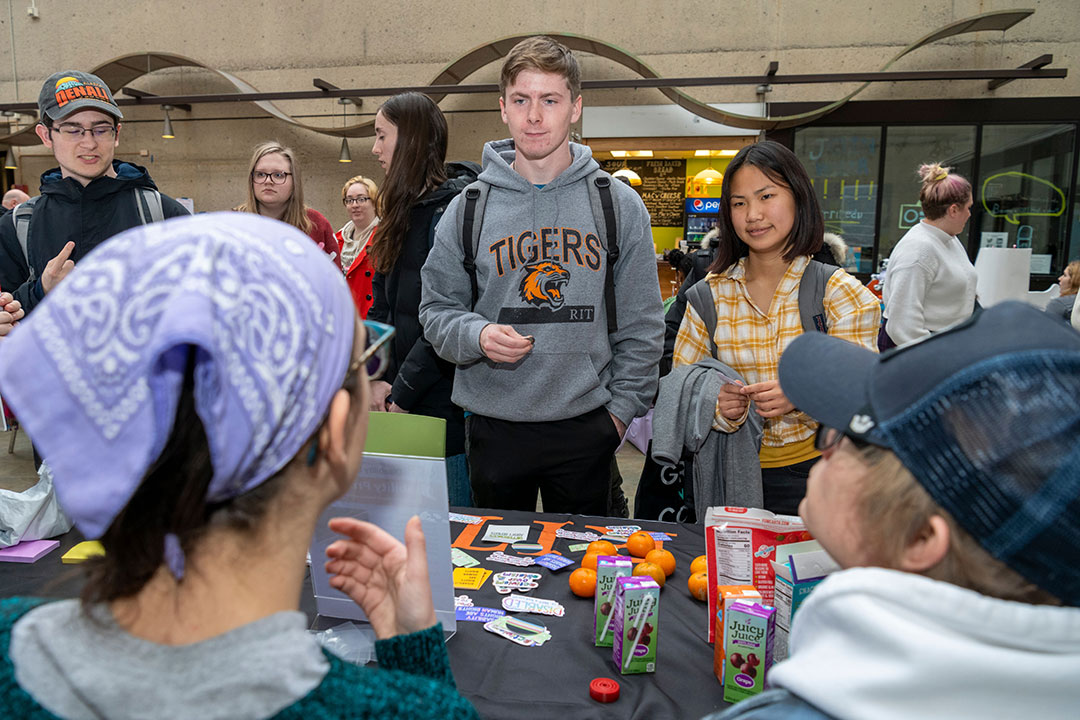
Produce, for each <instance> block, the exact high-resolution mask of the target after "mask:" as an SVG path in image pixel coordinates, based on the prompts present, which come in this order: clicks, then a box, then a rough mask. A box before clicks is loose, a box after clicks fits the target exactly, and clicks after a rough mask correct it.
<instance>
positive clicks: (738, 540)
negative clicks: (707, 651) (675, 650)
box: [705, 507, 812, 642]
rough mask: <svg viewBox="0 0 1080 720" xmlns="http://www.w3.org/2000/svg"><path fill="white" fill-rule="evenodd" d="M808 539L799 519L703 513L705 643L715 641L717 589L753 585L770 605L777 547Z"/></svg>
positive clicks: (745, 511)
mask: <svg viewBox="0 0 1080 720" xmlns="http://www.w3.org/2000/svg"><path fill="white" fill-rule="evenodd" d="M810 539H812V538H811V537H810V533H808V532H807V531H806V525H804V524H803V521H802V519H801V518H798V517H795V516H794V515H775V514H773V513H771V512H769V511H768V510H758V509H756V508H741V507H711V508H709V509H708V510H707V511H706V513H705V556H706V558H707V559H708V563H709V626H708V638H709V642H715V640H716V628H715V623H714V622H713V619H714V618H715V617H716V613H717V611H718V610H719V606H718V598H717V594H716V588H717V586H720V585H753V586H754V587H756V588H757V589H758V592H760V593H761V601H762V603H764V604H765V605H772V604H773V582H774V576H773V567H772V560H774V559H775V558H776V549H777V547H779V546H781V545H786V544H790V543H796V542H803V541H805V540H810Z"/></svg>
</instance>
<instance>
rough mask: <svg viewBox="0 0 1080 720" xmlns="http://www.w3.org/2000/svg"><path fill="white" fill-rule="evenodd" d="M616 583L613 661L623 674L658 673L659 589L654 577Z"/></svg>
mask: <svg viewBox="0 0 1080 720" xmlns="http://www.w3.org/2000/svg"><path fill="white" fill-rule="evenodd" d="M615 582H616V585H615V609H614V610H613V611H612V612H614V614H615V617H614V618H613V619H612V621H611V624H612V625H613V626H614V628H615V630H614V632H615V645H614V646H613V647H612V649H611V658H612V660H613V661H614V662H615V664H616V665H617V666H618V668H619V672H620V673H621V674H623V675H633V674H637V673H651V672H656V646H657V643H658V641H659V639H660V586H659V585H657V583H656V581H655V580H653V579H652V578H651V577H621V578H618V579H617V580H616V581H615Z"/></svg>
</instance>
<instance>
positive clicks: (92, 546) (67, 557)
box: [60, 540, 105, 565]
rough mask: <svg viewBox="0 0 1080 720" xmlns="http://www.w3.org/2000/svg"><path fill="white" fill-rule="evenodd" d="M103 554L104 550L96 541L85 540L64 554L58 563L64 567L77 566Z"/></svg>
mask: <svg viewBox="0 0 1080 720" xmlns="http://www.w3.org/2000/svg"><path fill="white" fill-rule="evenodd" d="M104 554H105V548H103V547H101V543H99V542H98V541H97V540H85V541H83V542H81V543H79V544H78V545H76V546H75V547H73V548H71V549H70V550H68V551H67V552H66V553H64V555H63V557H61V558H60V562H62V563H64V564H65V565H77V564H78V563H81V562H86V561H87V560H89V559H90V558H92V557H96V556H98V555H104Z"/></svg>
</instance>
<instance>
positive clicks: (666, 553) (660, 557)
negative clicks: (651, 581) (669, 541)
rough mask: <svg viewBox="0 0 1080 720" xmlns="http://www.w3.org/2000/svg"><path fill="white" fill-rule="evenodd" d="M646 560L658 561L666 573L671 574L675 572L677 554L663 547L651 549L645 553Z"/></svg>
mask: <svg viewBox="0 0 1080 720" xmlns="http://www.w3.org/2000/svg"><path fill="white" fill-rule="evenodd" d="M645 562H651V563H656V564H657V565H659V566H660V567H661V568H662V569H663V571H664V574H665V575H671V573H673V572H675V556H674V555H672V554H671V551H670V550H663V549H661V548H656V549H655V550H650V551H649V552H647V553H646V554H645Z"/></svg>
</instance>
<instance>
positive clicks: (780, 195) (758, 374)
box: [673, 141, 881, 515]
mask: <svg viewBox="0 0 1080 720" xmlns="http://www.w3.org/2000/svg"><path fill="white" fill-rule="evenodd" d="M720 207H721V223H722V225H721V228H720V230H721V232H720V236H721V238H722V240H721V243H720V247H719V248H718V251H717V255H716V260H715V261H714V262H713V264H712V266H711V267H710V268H709V275H708V276H707V277H706V279H705V282H708V283H709V287H710V289H711V290H712V296H713V301H714V302H715V304H716V317H717V324H716V334H715V335H714V339H715V341H716V348H717V350H716V355H717V359H718V360H720V361H721V362H723V363H726V364H727V365H730V366H731V367H732V368H733V369H734V370H736V371H737V372H738V373H739V374H741V375H742V376H743V377H744V378H745V379H746V381H747V384H746V385H741V384H734V383H729V384H726V385H724V386H723V388H722V389H721V392H720V394H719V397H718V398H717V400H716V417H715V419H714V421H713V427H714V428H715V429H716V430H719V431H722V432H735V431H736V430H738V429H739V428H740V427H741V426H742V424H743V422H744V421H745V420H746V417H747V415H748V413H749V412H750V408H751V401H753V410H754V412H757V413H758V414H759V415H760V416H761V417H762V418H763V419H764V434H763V436H762V441H761V452H760V460H761V476H762V486H763V487H762V490H763V492H764V498H765V500H764V505H765V508H766V509H767V510H771V511H773V512H776V513H783V514H788V515H794V514H797V513H798V509H799V502H800V501H801V500H802V498H803V495H805V493H806V478H807V476H808V475H809V473H810V466H811V465H813V464H814V462H815V461H816V460H817V458H818V456H819V455H820V453H819V452H818V451H817V450H815V449H814V433H815V431H816V430H817V424H816V423H815V422H814V421H813V420H811V419H810V417H809V416H807V415H806V414H804V413H802V412H800V411H799V410H798V409H796V408H795V406H794V405H792V403H791V401H789V400H788V399H787V396H786V395H785V394H784V391H783V389H782V388H781V387H780V382H779V380H778V379H777V368H778V366H779V363H780V355H781V353H783V352H784V349H785V348H786V347H787V346H788V344H790V343H791V341H792V340H794V339H795V338H796V337H797V336H799V335H801V334H802V332H803V327H802V321H801V318H800V315H799V283H800V281H801V279H802V276H803V272H804V271H805V270H806V267H807V265H808V264H809V262H810V260H811V258H813V257H814V256H815V255H816V254H817V253H820V252H823V238H824V234H825V223H824V219H823V218H822V214H821V207H820V205H819V204H818V201H817V197H816V196H815V195H814V190H813V187H812V185H811V184H810V178H809V177H807V174H806V170H805V169H804V168H803V166H802V163H800V162H799V159H798V158H797V157H795V155H794V153H792V152H791V151H790V150H788V149H787V148H786V147H784V146H783V145H780V144H779V143H775V142H771V141H764V142H759V143H756V144H754V145H748V146H747V147H744V148H743V149H742V150H740V151H739V154H738V155H736V156H735V158H734V159H733V160H732V161H731V163H730V164H729V165H728V168H727V174H726V175H725V177H724V184H723V189H722V192H721V202H720ZM824 252H826V253H827V252H828V250H825V251H824ZM818 259H820V260H823V261H826V262H829V261H830V258H829V257H828V256H825V257H819V258H818ZM832 264H837V263H832ZM824 306H825V316H826V323H827V326H828V334H829V335H833V336H836V337H840V338H843V339H845V340H849V341H851V342H854V343H857V344H859V345H862V346H864V347H866V348H868V349H871V350H875V351H876V349H877V331H878V326H879V324H880V320H881V311H880V305H879V304H878V299H877V298H876V297H874V295H873V294H872V293H871V292H870V291H869V290H867V289H866V288H865V287H863V286H862V284H861V283H859V281H858V280H856V279H855V278H854V277H852V276H851V275H849V274H848V273H847V272H845V271H843V270H841V271H838V272H835V273H833V275H832V277H830V278H829V281H828V283H827V284H826V286H825V299H824ZM708 356H709V339H708V336H707V330H706V329H705V324H704V322H702V320H701V318H700V317H699V316H698V314H697V312H696V311H695V310H694V308H693V306H691V305H687V307H686V315H685V316H683V321H682V325H681V326H680V328H679V336H678V338H677V339H676V341H675V352H674V356H673V366H675V367H677V366H679V365H685V364H691V363H695V362H697V361H699V360H701V359H702V358H705V357H708ZM821 382H823V383H843V382H844V378H841V377H833V378H830V377H822V378H821Z"/></svg>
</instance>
